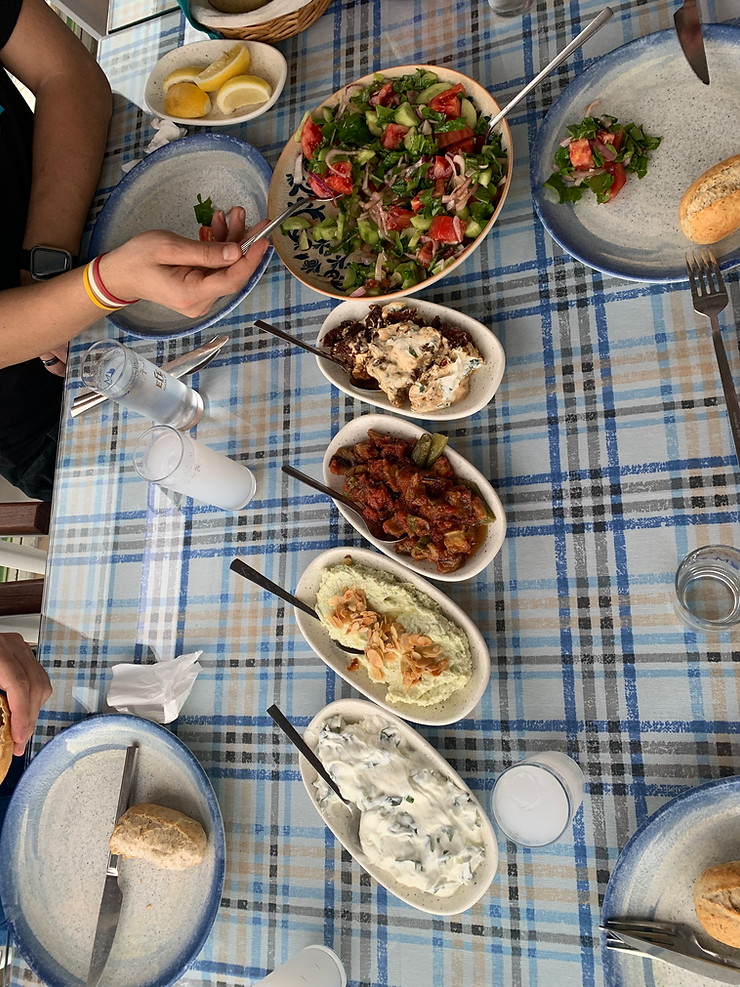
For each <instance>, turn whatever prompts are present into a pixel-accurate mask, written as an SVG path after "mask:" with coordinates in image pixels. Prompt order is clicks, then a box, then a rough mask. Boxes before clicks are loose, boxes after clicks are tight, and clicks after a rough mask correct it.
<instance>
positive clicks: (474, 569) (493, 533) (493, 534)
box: [323, 371, 506, 583]
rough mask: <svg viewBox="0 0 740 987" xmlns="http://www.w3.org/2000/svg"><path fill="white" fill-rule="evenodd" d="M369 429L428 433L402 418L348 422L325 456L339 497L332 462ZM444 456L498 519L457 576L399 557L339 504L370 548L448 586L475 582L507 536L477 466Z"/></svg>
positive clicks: (328, 478)
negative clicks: (371, 545) (475, 490)
mask: <svg viewBox="0 0 740 987" xmlns="http://www.w3.org/2000/svg"><path fill="white" fill-rule="evenodd" d="M477 372H480V371H477ZM394 410H395V409H394ZM368 429H373V431H375V432H380V433H381V434H383V435H392V436H400V437H401V438H404V439H418V438H419V436H420V435H423V434H424V431H425V430H424V429H423V428H420V427H419V426H418V425H414V424H413V423H412V422H407V421H404V420H403V419H402V418H391V417H390V415H362V416H361V417H360V418H354V419H353V420H352V421H351V422H348V423H347V424H346V425H345V426H344V428H342V429H340V430H339V431H338V432H337V434H336V435H335V436H334V438H333V439H332V441H331V442H330V443H329V448H328V449H327V450H326V453H325V455H324V464H323V469H324V483H326V485H327V486H329V487H332V489H334V490H337V491H338V492H339V493H341V492H342V487H343V485H344V480H343V478H342V477H341V476H335V475H334V473H332V472H331V471H330V470H329V463H330V462H331V458H332V456H334V455H335V454H336V453H337V452H339V450H340V449H342V448H343V447H344V446H353V445H354V444H355V443H356V442H361V441H362V440H363V439H366V438H367V433H368ZM444 455H445V456H447V458H448V460H449V462H450V466H452V469H453V470H454V472H455V476H456V477H457V478H458V479H460V480H465V481H467V482H469V483H474V484H475V485H476V486H477V487H478V490H479V491H480V495H481V497H482V498H483V500H484V502H485V503H486V504H487V505H488V507H489V508H490V509H491V510H492V511H493V513H494V514H495V515H496V520H495V521H494V522H493V523H492V524H489V525H488V531H487V532H486V537H485V538H484V540H483V543H482V544H481V545H480V547H479V548H478V549H477V551H476V552H474V553H473V555H471V556H470V558H469V559H467V560H466V562H465V563H464V564H463V565H461V566H460V568H459V569H456V570H455V571H454V572H437V566H436V565H435V564H434V563H433V562H429V561H428V560H427V559H421V560H420V561H418V562H417V561H415V560H414V559H412V558H411V556H410V555H399V554H398V552H397V551H396V550H395V548H394V547H393V545H392V544H391V545H389V544H388V542H382V541H380V540H379V539H377V538H373V537H372V535H371V534H370V532H369V531H368V530H367V527H366V526H365V523H364V521H362V519H361V518H360V517H359V515H358V514H355V512H354V511H350V510H348V509H347V508H346V507H344V506H343V505H342V504H339V503H337V508H338V510H339V512H340V514H341V515H342V516H343V517H345V518H346V519H347V520H348V521H349V523H350V524H351V525H352V527H353V528H354V529H355V530H356V531H359V533H360V534H361V535H362V537H363V538H367V540H368V541H369V542H370V543H371V544H373V545H375V547H376V548H377V549H379V550H380V551H381V552H383V553H384V554H385V555H387V556H388V558H391V559H393V560H394V561H396V562H399V563H400V564H401V565H402V566H403V567H404V568H406V569H411V570H412V571H413V572H417V573H418V574H419V575H420V576H425V577H426V578H427V579H438V580H440V582H446V583H459V582H462V581H463V580H464V579H472V577H473V576H475V575H477V573H479V572H480V571H481V570H482V569H485V567H486V566H487V565H489V564H490V563H491V562H493V560H494V558H495V557H496V556H497V555H498V553H499V552H500V551H501V546H502V545H503V543H504V538H505V536H506V515H505V514H504V508H503V505H502V503H501V501H500V500H499V497H498V494H497V493H496V491H495V490H494V489H493V487H492V486H491V484H490V483H489V482H488V480H487V479H486V478H485V477H484V476H483V474H482V473H480V472H479V471H478V470H477V469H476V468H475V466H471V464H470V463H469V462H468V461H467V459H465V458H464V457H463V456H461V455H460V453H458V452H455V450H454V449H451V448H450V447H449V446H447V448H446V449H445V451H444ZM335 503H336V502H335Z"/></svg>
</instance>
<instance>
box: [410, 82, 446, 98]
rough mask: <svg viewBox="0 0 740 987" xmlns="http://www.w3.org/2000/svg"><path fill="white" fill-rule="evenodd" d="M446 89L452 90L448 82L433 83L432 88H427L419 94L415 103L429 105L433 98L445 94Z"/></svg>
mask: <svg viewBox="0 0 740 987" xmlns="http://www.w3.org/2000/svg"><path fill="white" fill-rule="evenodd" d="M448 89H452V86H451V85H450V83H449V82H435V83H434V85H433V86H427V88H426V89H424V90H422V92H420V93H419V95H418V97H417V100H416V102H417V103H429V102H431V100H433V99H434V97H435V96H439V94H440V93H444V92H447V90H448Z"/></svg>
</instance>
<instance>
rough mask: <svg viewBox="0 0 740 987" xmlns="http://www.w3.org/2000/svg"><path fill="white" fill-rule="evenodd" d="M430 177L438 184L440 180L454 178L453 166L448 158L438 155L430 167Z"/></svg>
mask: <svg viewBox="0 0 740 987" xmlns="http://www.w3.org/2000/svg"><path fill="white" fill-rule="evenodd" d="M428 177H429V178H430V179H431V180H432V181H433V182H436V181H437V179H438V178H452V165H451V164H450V162H449V161H448V160H447V158H444V157H442V156H441V155H439V154H437V155H436V156H435V158H434V161H433V162H432V164H431V165H430V166H429V175H428Z"/></svg>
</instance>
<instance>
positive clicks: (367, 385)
mask: <svg viewBox="0 0 740 987" xmlns="http://www.w3.org/2000/svg"><path fill="white" fill-rule="evenodd" d="M255 325H256V326H257V328H258V329H262V330H264V331H265V332H269V333H271V334H272V335H273V336H277V337H278V339H284V340H285V342H286V343H292V344H294V345H295V346H299V347H300V348H301V349H302V350H306V352H307V353H313V355H314V356H320V357H321V359H322V360H329V362H330V363H336V365H337V366H338V367H341V368H342V370H343V371H344V372H345V373H346V374H347V375H348V376H349V379H350V383H351V384H353V385H354V386H355V387H360V388H362V389H363V390H366V391H377V390H379V386H378V382H377V380H363V379H361V378H359V377H355V376H353V375H352V374H351V373H349V372H348V371H347V368H346V367H345V365H344V364H343V363H342V361H341V360H337V358H336V357H334V356H332V355H331V354H330V353H327V352H326V350H320V349H318V347H316V346H312V345H311V344H310V343H304V342H303V340H302V339H298V337H297V336H291V334H290V333H289V332H285V330H284V329H278V328H277V326H271V325H270V323H269V322H264V321H263V320H262V319H257V321H256V322H255Z"/></svg>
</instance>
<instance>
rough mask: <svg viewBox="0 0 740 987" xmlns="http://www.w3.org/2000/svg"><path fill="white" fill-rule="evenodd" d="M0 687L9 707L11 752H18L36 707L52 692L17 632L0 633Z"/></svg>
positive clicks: (28, 736)
mask: <svg viewBox="0 0 740 987" xmlns="http://www.w3.org/2000/svg"><path fill="white" fill-rule="evenodd" d="M0 689H2V690H3V691H4V692H5V695H6V696H7V698H8V706H9V707H10V734H11V736H12V738H13V743H14V748H13V753H14V754H16V755H20V754H22V753H23V751H24V750H25V749H26V744H27V743H28V741H29V740H30V739H31V735H32V734H33V728H34V727H35V726H36V720H37V719H38V716H39V710H40V709H41V707H42V706H43V705H44V703H45V702H46V700H47V699H48V698H49V696H50V695H51V683H50V682H49V676H48V675H47V674H46V672H45V670H44V669H43V668H42V666H41V665H40V664H39V663H38V662H37V661H36V658H35V657H34V654H33V651H31V649H30V648H29V646H28V645H27V644H26V642H25V641H24V640H23V638H22V637H21V636H20V634H0Z"/></svg>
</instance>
